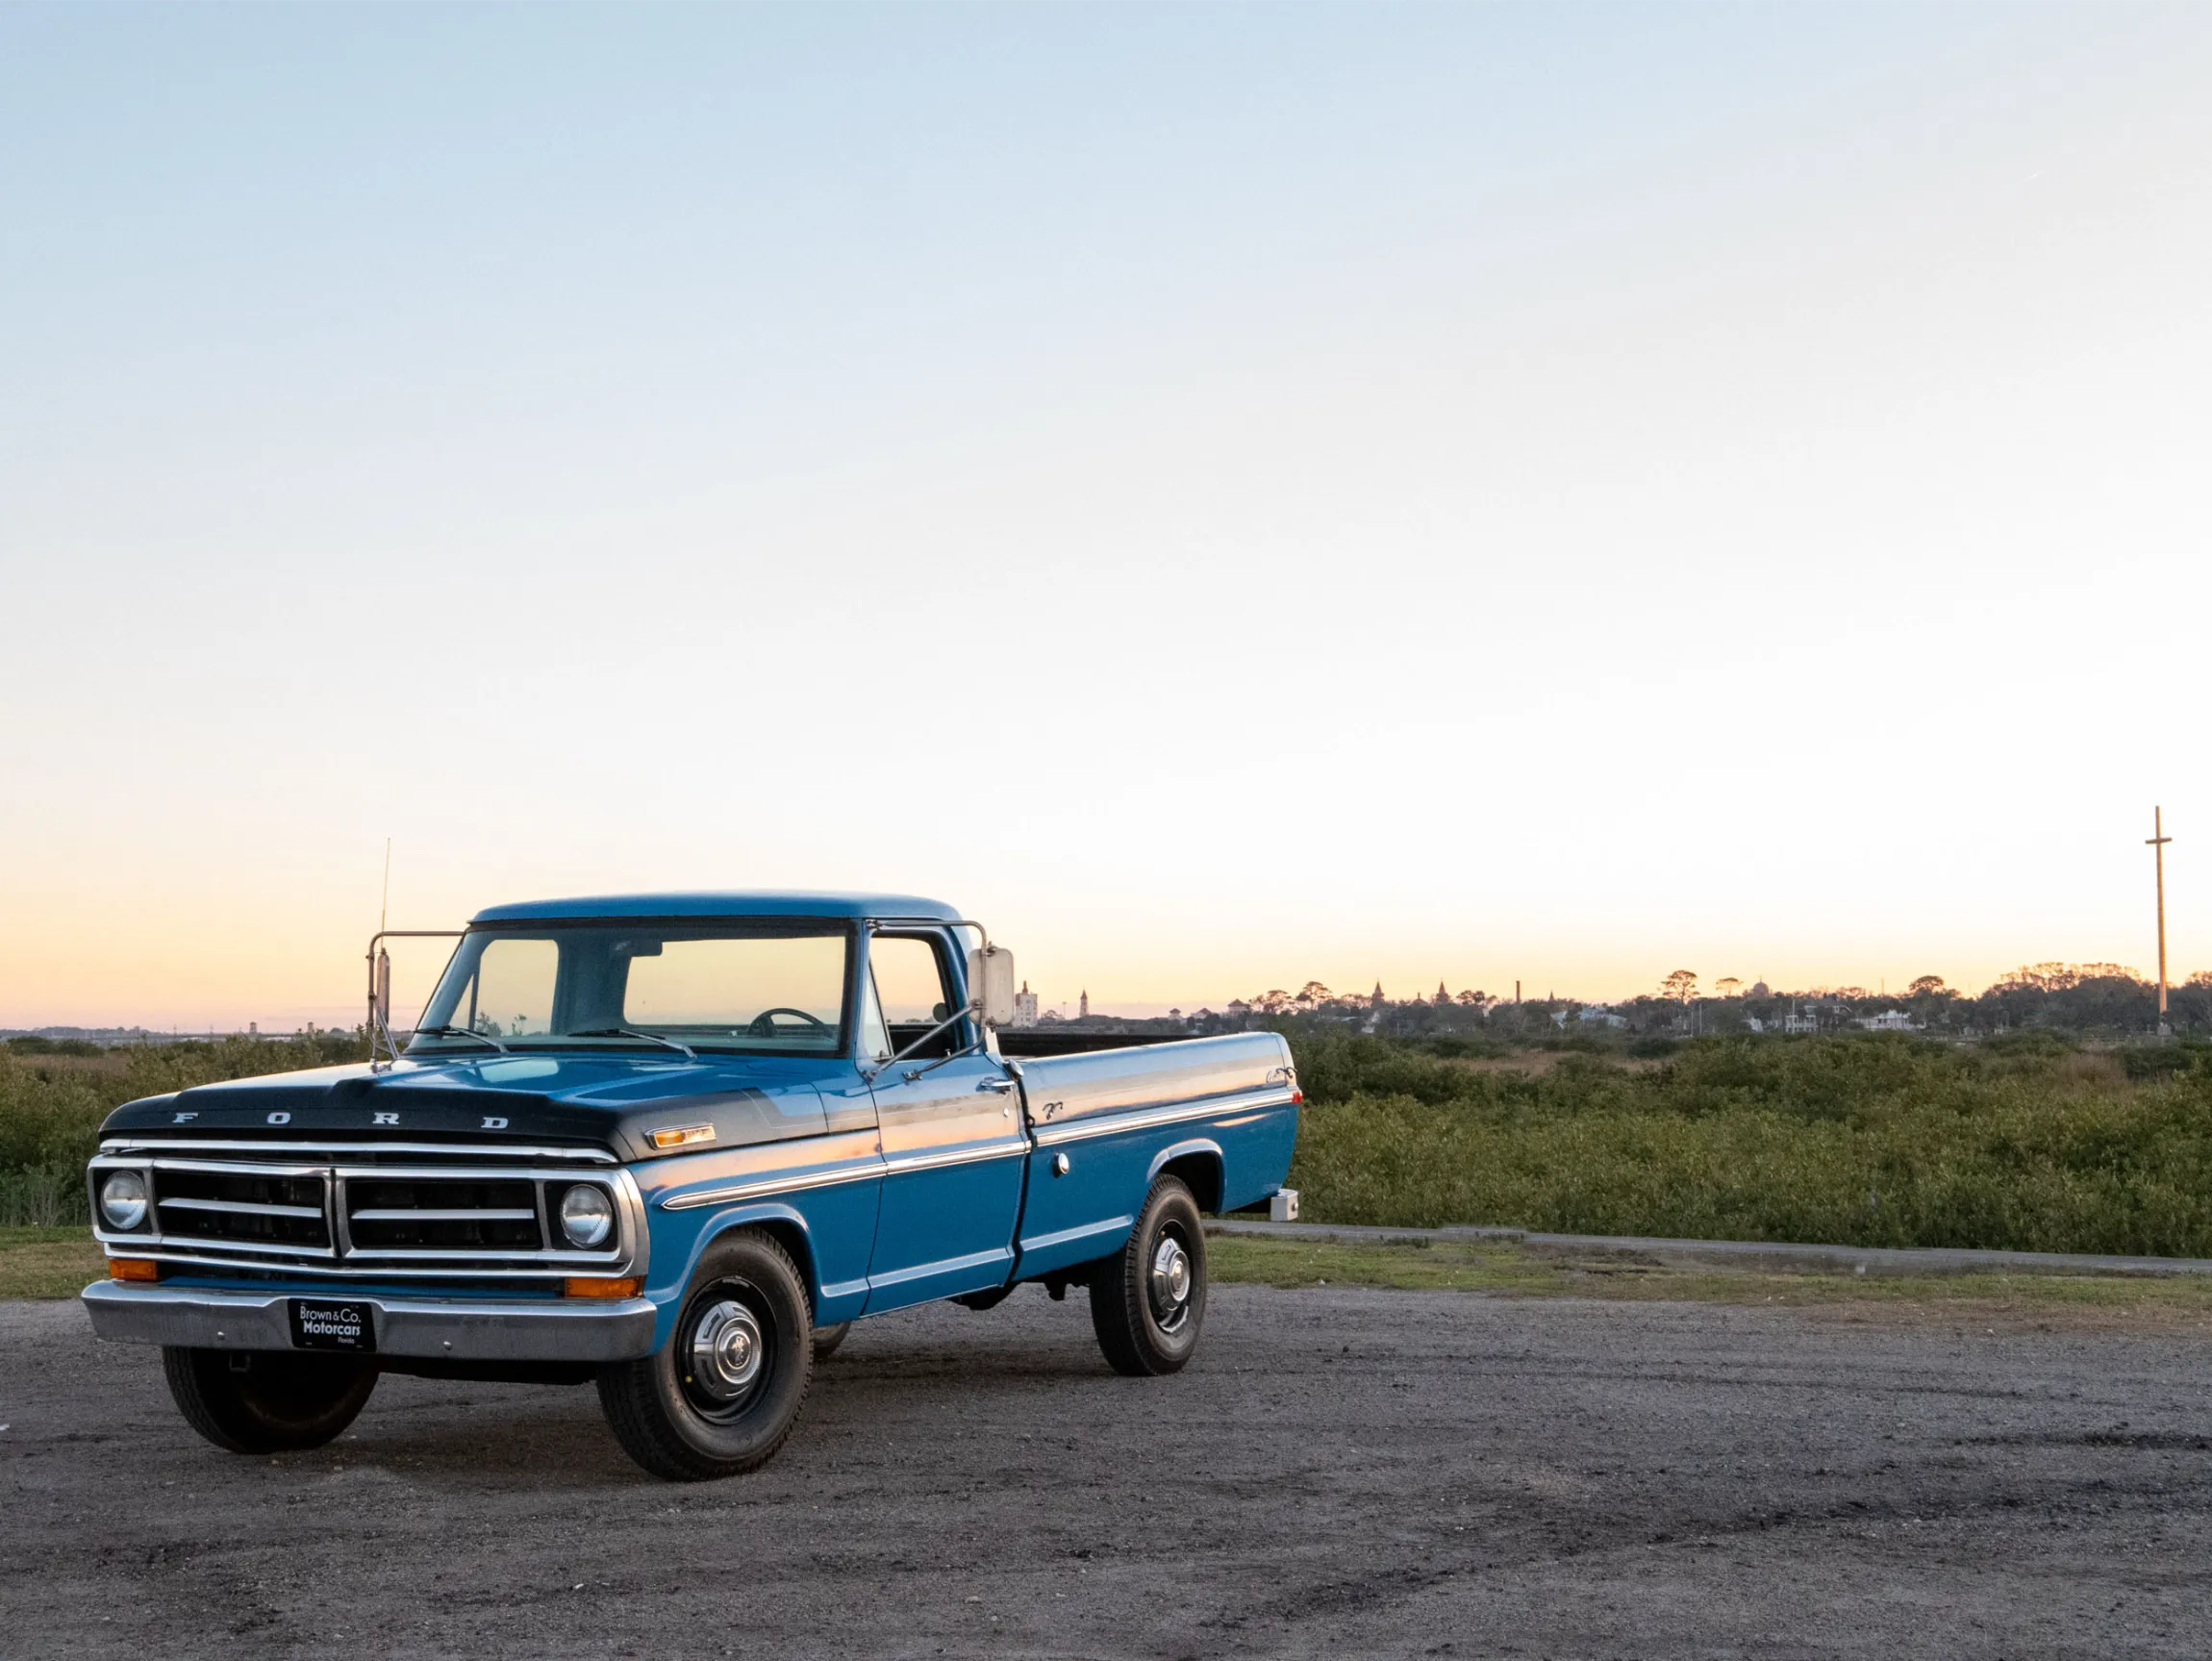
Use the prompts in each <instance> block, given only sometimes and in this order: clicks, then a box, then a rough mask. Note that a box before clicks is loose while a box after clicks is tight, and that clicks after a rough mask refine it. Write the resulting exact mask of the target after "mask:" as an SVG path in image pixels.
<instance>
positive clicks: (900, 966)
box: [867, 934, 952, 1027]
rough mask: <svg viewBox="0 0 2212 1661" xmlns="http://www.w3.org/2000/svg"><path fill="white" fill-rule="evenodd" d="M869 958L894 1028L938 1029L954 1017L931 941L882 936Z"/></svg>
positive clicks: (887, 1017)
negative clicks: (943, 1021)
mask: <svg viewBox="0 0 2212 1661" xmlns="http://www.w3.org/2000/svg"><path fill="white" fill-rule="evenodd" d="M867 955H868V963H869V965H870V967H871V968H872V969H874V971H875V989H876V994H877V995H878V996H880V997H881V998H882V999H883V1018H884V1019H885V1020H887V1021H889V1022H890V1023H891V1025H892V1026H893V1027H900V1026H934V1025H936V1024H937V1023H938V1022H939V1021H941V1020H943V1019H944V1018H945V1017H946V1016H948V1015H950V1014H951V1013H952V1010H951V1007H950V1005H949V1002H948V995H949V994H947V993H946V992H945V989H944V972H943V969H942V967H941V966H940V965H939V963H938V961H937V948H936V947H935V946H933V945H932V944H930V943H929V942H928V941H926V940H915V939H912V938H902V937H900V936H897V935H880V934H879V935H877V936H876V937H875V939H874V940H873V941H871V942H870V943H869V944H868V953H867Z"/></svg>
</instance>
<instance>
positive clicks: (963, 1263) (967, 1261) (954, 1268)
mask: <svg viewBox="0 0 2212 1661" xmlns="http://www.w3.org/2000/svg"><path fill="white" fill-rule="evenodd" d="M1013 1261H1014V1253H1013V1252H1012V1251H1011V1250H1010V1249H1008V1248H1007V1247H1006V1246H999V1247H998V1248H997V1249H996V1250H995V1251H974V1252H970V1253H968V1256H966V1257H947V1258H943V1259H940V1260H939V1261H938V1262H936V1263H920V1264H917V1265H916V1266H915V1267H914V1268H912V1269H901V1270H898V1271H894V1272H892V1273H891V1274H871V1275H869V1276H868V1277H867V1284H868V1290H869V1291H871V1292H874V1291H879V1290H881V1289H883V1288H885V1287H891V1286H905V1285H908V1284H910V1283H911V1282H913V1281H917V1280H927V1279H929V1278H930V1277H931V1276H933V1275H939V1274H959V1273H963V1272H965V1271H968V1270H970V1269H988V1268H990V1267H991V1266H992V1265H993V1264H994V1263H1012V1262H1013Z"/></svg>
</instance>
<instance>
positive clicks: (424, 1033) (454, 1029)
mask: <svg viewBox="0 0 2212 1661" xmlns="http://www.w3.org/2000/svg"><path fill="white" fill-rule="evenodd" d="M414 1038H472V1039H474V1040H475V1041H476V1042H477V1043H478V1044H490V1046H491V1047H492V1048H493V1049H495V1050H497V1051H498V1052H499V1053H500V1054H501V1055H513V1054H514V1053H515V1052H514V1051H513V1050H511V1049H509V1048H508V1047H507V1046H506V1045H505V1044H501V1043H500V1042H499V1041H498V1040H497V1039H495V1038H493V1037H492V1036H491V1035H490V1033H484V1032H472V1031H470V1030H469V1029H468V1028H467V1027H465V1026H418V1027H416V1028H415V1033H414ZM409 1042H410V1044H412V1043H413V1039H410V1041H409Z"/></svg>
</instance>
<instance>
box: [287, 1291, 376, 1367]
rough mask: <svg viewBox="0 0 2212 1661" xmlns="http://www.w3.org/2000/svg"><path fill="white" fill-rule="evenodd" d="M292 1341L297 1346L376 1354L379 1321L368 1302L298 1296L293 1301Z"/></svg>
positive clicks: (294, 1346)
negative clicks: (370, 1311)
mask: <svg viewBox="0 0 2212 1661" xmlns="http://www.w3.org/2000/svg"><path fill="white" fill-rule="evenodd" d="M291 1342H292V1347H293V1348H294V1349H350V1350H353V1351H355V1352H356V1353H358V1354H364V1355H365V1354H374V1353H375V1351H376V1322H375V1321H374V1320H373V1319H371V1317H370V1314H369V1308H368V1305H367V1304H365V1303H356V1302H351V1301H348V1300H345V1299H339V1298H332V1299H324V1298H319V1297H295V1298H293V1299H292V1300H291Z"/></svg>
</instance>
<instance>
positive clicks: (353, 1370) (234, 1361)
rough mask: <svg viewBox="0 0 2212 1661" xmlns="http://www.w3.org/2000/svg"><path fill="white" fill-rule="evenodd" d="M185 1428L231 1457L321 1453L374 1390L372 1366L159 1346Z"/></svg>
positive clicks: (272, 1352) (344, 1359) (280, 1353)
mask: <svg viewBox="0 0 2212 1661" xmlns="http://www.w3.org/2000/svg"><path fill="white" fill-rule="evenodd" d="M162 1371H163V1372H164V1373H166V1374H167V1375H168V1380H169V1394H170V1395H171V1396H173V1397H176V1402H177V1411H178V1412H180V1413H182V1414H183V1415H184V1416H185V1422H186V1423H187V1424H189V1425H190V1426H191V1427H192V1428H193V1429H194V1430H196V1431H198V1432H199V1433H200V1434H201V1435H202V1436H204V1437H206V1438H207V1439H208V1440H209V1441H210V1442H212V1443H214V1445H215V1446H216V1447H226V1448H228V1449H229V1450H230V1451H231V1452H233V1453H292V1452H297V1451H298V1450H300V1449H301V1448H304V1447H321V1446H322V1445H323V1444H324V1443H326V1442H328V1441H330V1439H331V1438H332V1437H334V1436H336V1435H337V1434H338V1433H339V1431H341V1430H343V1429H344V1428H345V1427H346V1426H347V1425H349V1424H351V1423H352V1422H353V1421H354V1417H355V1416H356V1415H357V1414H359V1413H360V1412H361V1410H362V1407H363V1405H364V1403H365V1402H366V1401H367V1400H368V1396H369V1392H370V1391H372V1390H374V1389H375V1388H376V1363H374V1362H373V1361H364V1360H357V1359H355V1358H353V1357H351V1356H339V1355H301V1354H297V1353H294V1352H292V1351H289V1350H282V1349H266V1350H264V1349H238V1350H233V1349H185V1348H181V1347H179V1346H174V1345H164V1346H163V1348H162Z"/></svg>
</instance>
